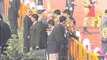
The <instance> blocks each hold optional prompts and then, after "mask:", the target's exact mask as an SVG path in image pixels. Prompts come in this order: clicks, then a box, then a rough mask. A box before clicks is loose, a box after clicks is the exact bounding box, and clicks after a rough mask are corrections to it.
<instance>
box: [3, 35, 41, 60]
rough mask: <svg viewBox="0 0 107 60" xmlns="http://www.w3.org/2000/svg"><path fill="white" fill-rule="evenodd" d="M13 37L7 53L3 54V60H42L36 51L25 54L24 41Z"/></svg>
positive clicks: (9, 42)
mask: <svg viewBox="0 0 107 60" xmlns="http://www.w3.org/2000/svg"><path fill="white" fill-rule="evenodd" d="M12 37H13V39H9V41H8V42H7V44H8V47H7V48H6V51H4V54H2V57H3V60H42V59H40V57H39V56H38V55H37V54H36V53H34V51H30V52H28V53H24V51H23V40H21V39H15V36H14V35H13V36H12Z"/></svg>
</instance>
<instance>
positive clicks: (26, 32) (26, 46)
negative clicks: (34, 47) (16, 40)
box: [23, 15, 32, 52]
mask: <svg viewBox="0 0 107 60" xmlns="http://www.w3.org/2000/svg"><path fill="white" fill-rule="evenodd" d="M31 26H32V21H31V19H30V18H29V17H28V16H27V15H26V16H25V18H24V30H23V31H24V32H23V38H24V51H25V52H28V51H29V40H30V38H28V36H29V37H30V27H31Z"/></svg>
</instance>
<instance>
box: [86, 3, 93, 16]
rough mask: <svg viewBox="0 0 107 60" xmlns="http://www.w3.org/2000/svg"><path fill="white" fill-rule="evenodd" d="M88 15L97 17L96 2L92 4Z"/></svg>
mask: <svg viewBox="0 0 107 60" xmlns="http://www.w3.org/2000/svg"><path fill="white" fill-rule="evenodd" d="M87 16H88V17H95V6H94V4H92V5H91V8H90V10H89V12H88V14H87Z"/></svg>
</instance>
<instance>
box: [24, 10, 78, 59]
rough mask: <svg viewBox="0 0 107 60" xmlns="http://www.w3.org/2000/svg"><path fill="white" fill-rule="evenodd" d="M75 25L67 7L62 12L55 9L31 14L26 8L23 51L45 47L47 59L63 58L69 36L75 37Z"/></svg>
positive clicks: (65, 53)
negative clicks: (39, 13)
mask: <svg viewBox="0 0 107 60" xmlns="http://www.w3.org/2000/svg"><path fill="white" fill-rule="evenodd" d="M75 27H76V21H75V19H74V18H73V17H72V16H71V15H70V11H69V10H68V9H66V10H64V11H63V14H61V12H60V10H58V9H57V10H55V11H54V13H52V12H49V11H44V12H43V13H42V15H38V14H32V12H31V10H30V9H28V10H27V14H26V16H25V18H24V32H23V37H24V52H29V51H31V50H38V49H46V51H47V53H48V54H49V60H52V59H55V60H57V59H60V60H62V59H65V56H66V55H67V42H68V41H69V39H70V38H71V37H74V38H77V37H76V35H75ZM77 39H78V38H77ZM58 56H60V57H58ZM52 57H53V58H52ZM66 58H67V57H66Z"/></svg>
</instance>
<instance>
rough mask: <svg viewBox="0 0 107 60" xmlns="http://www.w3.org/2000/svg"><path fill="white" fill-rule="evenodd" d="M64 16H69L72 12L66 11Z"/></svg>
mask: <svg viewBox="0 0 107 60" xmlns="http://www.w3.org/2000/svg"><path fill="white" fill-rule="evenodd" d="M63 14H64V16H66V17H67V16H69V15H70V10H68V9H66V10H64V11H63Z"/></svg>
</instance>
